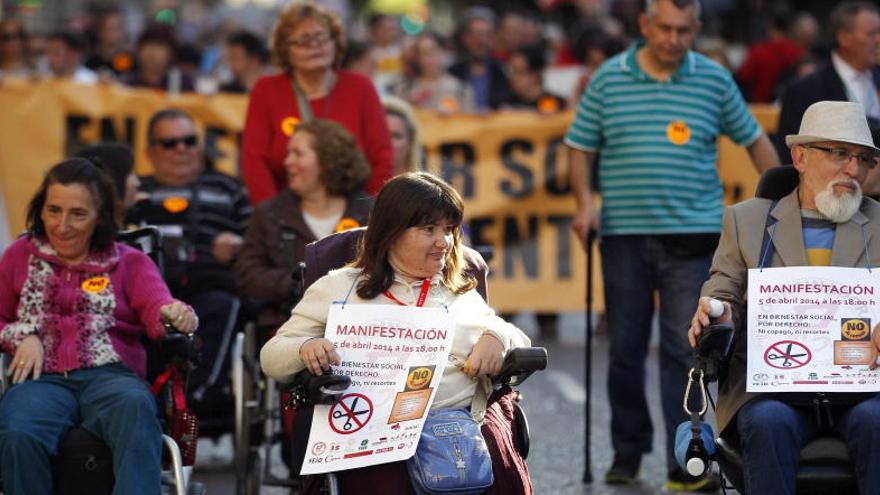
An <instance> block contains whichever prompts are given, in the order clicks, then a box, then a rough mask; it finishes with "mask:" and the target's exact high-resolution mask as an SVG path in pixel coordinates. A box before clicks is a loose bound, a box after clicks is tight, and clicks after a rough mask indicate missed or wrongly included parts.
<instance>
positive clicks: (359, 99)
mask: <svg viewBox="0 0 880 495" xmlns="http://www.w3.org/2000/svg"><path fill="white" fill-rule="evenodd" d="M309 103H310V104H311V107H312V115H313V116H314V117H315V118H325V119H329V120H333V121H336V122H338V123H340V124H341V125H342V126H343V127H345V128H346V129H347V130H348V131H349V132H351V133H352V135H354V137H355V139H357V142H358V146H360V148H361V150H363V152H364V155H365V156H366V158H367V161H369V162H370V165H371V167H372V169H373V175H372V176H371V177H370V181H369V183H368V184H367V191H368V192H369V193H370V194H373V195H375V194H376V193H377V192H378V191H379V189H381V187H382V185H383V184H384V183H385V181H386V180H388V179H389V178H391V171H392V168H391V167H392V164H391V160H392V148H391V134H390V133H389V132H388V123H387V121H386V120H385V111H384V109H383V108H382V103H381V101H380V100H379V95H378V94H377V93H376V89H375V88H374V87H373V83H372V82H371V81H370V80H369V79H367V78H366V77H364V76H362V75H360V74H356V73H354V72H349V71H347V70H342V69H340V70H338V71H337V79H336V84H335V85H334V86H333V89H332V90H331V91H330V93H329V94H328V95H327V96H325V97H323V98H317V99H314V100H309ZM300 118H301V117H300V113H299V108H298V107H297V103H296V96H295V95H294V92H293V88H292V87H291V84H290V79H289V78H288V77H287V75H286V74H277V75H273V76H266V77H263V78H261V79H260V80H258V81H257V83H256V84H255V85H254V89H253V91H252V92H251V97H250V102H249V103H248V110H247V118H246V120H245V125H244V136H243V138H242V160H241V167H242V176H243V177H244V183H245V186H246V187H247V190H248V193H249V194H250V198H251V202H252V203H253V204H254V205H257V204H259V203H260V202H262V201H265V200H267V199H269V198H272V197H274V196H275V195H276V194H278V193H279V192H280V191H281V190H283V189H284V188H286V187H287V173H286V171H285V170H284V158H285V157H286V156H287V143H288V141H289V140H290V136H291V134H292V133H293V129H294V126H295V124H296V122H298V121H299V119H300Z"/></svg>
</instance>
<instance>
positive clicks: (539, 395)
mask: <svg viewBox="0 0 880 495" xmlns="http://www.w3.org/2000/svg"><path fill="white" fill-rule="evenodd" d="M515 322H516V323H517V324H518V325H519V326H520V327H521V328H523V329H524V330H526V331H527V332H529V333H530V334H531V335H532V336H533V339H535V345H543V346H545V347H547V349H548V351H549V354H550V364H549V367H548V369H547V370H546V371H544V372H542V373H537V374H535V375H533V376H532V377H531V378H529V380H528V381H527V382H526V383H525V384H524V385H523V387H522V388H521V391H522V393H523V396H524V402H523V403H524V405H525V409H526V412H527V414H528V417H529V422H530V426H531V431H532V447H531V453H530V455H529V467H530V469H531V473H532V479H533V482H534V486H535V493H536V494H540V495H544V494H589V495H637V494H638V495H642V494H645V495H647V494H656V493H661V492H662V491H663V484H664V483H665V481H666V479H665V478H666V472H665V462H664V460H663V457H662V448H661V447H662V445H663V432H662V431H661V430H660V429H659V428H657V427H655V440H654V445H655V452H654V453H652V454H651V455H648V456H646V457H645V458H644V460H643V462H642V471H641V478H642V483H641V484H639V485H636V486H630V487H623V488H620V487H610V486H606V485H605V484H604V483H602V479H603V476H604V473H605V471H606V470H607V469H608V467H609V466H610V465H611V461H612V452H611V448H610V445H611V442H610V438H609V435H610V431H609V410H608V404H607V394H606V392H605V375H606V373H605V371H606V368H607V360H606V358H605V356H606V354H607V350H606V349H607V340H606V338H605V336H604V335H597V336H596V338H595V339H594V347H593V356H594V364H593V391H592V398H593V409H592V412H593V417H592V435H593V438H592V457H593V459H592V461H593V466H592V474H593V477H594V480H595V481H594V482H593V483H592V484H589V485H585V484H583V483H582V482H581V479H582V476H583V472H584V403H585V400H586V393H587V392H586V388H585V387H584V385H583V383H584V379H583V376H584V368H583V361H584V358H583V356H584V337H583V332H584V318H583V316H582V315H580V314H566V315H563V317H562V318H561V319H560V331H559V332H560V333H559V338H558V340H557V341H556V342H541V341H540V340H539V339H538V338H537V336H536V335H535V329H534V328H535V323H534V318H532V317H531V316H530V315H521V316H520V317H519V318H517V320H515ZM648 370H649V380H650V381H649V383H650V384H651V385H650V386H649V394H650V395H649V401H650V403H651V406H652V410H651V413H652V417H653V418H655V425H656V426H658V427H659V418H660V411H659V398H658V393H657V391H658V388H659V380H658V373H657V348H656V345H652V346H651V355H650V363H649V367H648ZM200 454H201V452H200ZM276 463H277V461H276ZM280 469H281V468H279V470H280ZM194 477H195V479H197V480H200V481H203V482H205V483H207V485H208V494H209V495H227V494H233V493H234V476H233V471H232V468H231V466H226V467H223V468H222V469H219V470H218V469H212V470H207V471H206V470H204V469H203V470H200V471H197V472H196V474H195V475H194ZM263 493H264V494H267V495H276V494H278V495H280V494H283V493H285V492H284V491H283V490H278V489H266V490H264V491H263Z"/></svg>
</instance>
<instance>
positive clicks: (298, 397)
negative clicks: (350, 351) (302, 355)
mask: <svg viewBox="0 0 880 495" xmlns="http://www.w3.org/2000/svg"><path fill="white" fill-rule="evenodd" d="M365 230H366V228H358V229H352V230H349V231H345V232H341V233H337V234H332V235H330V236H328V237H325V238H324V239H321V240H319V241H316V242H313V243H312V244H309V245H308V246H307V247H306V254H305V261H304V262H303V263H300V271H299V273H296V274H294V277H295V278H296V279H297V281H298V285H299V290H298V294H297V299H298V298H299V296H300V295H301V294H302V292H303V291H304V290H305V288H307V287H308V286H309V285H311V284H312V283H313V282H314V281H315V280H317V279H318V278H320V277H322V276H323V275H324V274H326V273H327V272H328V271H330V270H332V269H335V268H339V267H342V266H343V265H345V264H347V263H348V262H350V261H352V260H354V259H355V257H356V256H357V249H358V243H359V241H360V239H361V237H362V236H363V233H364V232H365ZM465 259H466V261H467V263H468V266H469V268H468V272H469V273H471V274H472V275H474V276H475V277H476V279H477V282H478V285H477V289H476V290H477V291H478V292H479V293H480V295H481V296H482V297H483V298H484V299H486V300H488V291H487V276H488V266H487V265H486V262H485V260H484V259H483V256H482V255H481V254H480V253H479V252H477V251H475V250H473V249H469V248H467V249H466V250H465ZM268 337H269V335H268V334H267V333H266V332H260V331H259V329H257V328H256V326H255V325H253V324H248V325H246V326H245V331H244V332H243V333H242V334H239V335H238V338H237V341H236V345H235V347H234V349H235V351H234V352H233V356H234V359H235V361H234V362H233V389H234V392H235V397H236V479H237V483H236V484H237V493H238V494H239V495H256V494H258V493H259V492H260V488H261V486H263V485H267V486H286V487H290V488H291V489H293V490H305V491H309V492H312V491H313V490H314V489H315V488H317V491H318V492H319V493H328V494H335V493H338V483H337V479H336V477H335V476H334V475H333V474H332V473H330V474H328V475H325V476H320V477H311V478H310V479H307V478H308V477H300V476H298V475H297V474H296V473H298V471H299V465H301V462H302V455H303V453H302V452H297V451H296V450H297V449H296V448H295V447H294V448H293V449H290V444H291V441H290V439H291V434H293V435H294V440H293V442H292V443H293V444H295V445H302V447H303V448H304V446H305V440H306V439H307V436H308V431H309V428H310V425H311V416H312V415H311V405H313V404H328V403H333V402H334V401H335V400H336V398H337V397H338V396H339V395H341V394H342V393H343V391H344V390H345V389H346V388H347V387H348V385H349V383H350V379H349V378H348V377H344V376H336V375H322V376H318V377H315V376H313V375H311V374H310V373H308V372H307V371H304V372H302V373H300V374H299V375H298V376H297V378H296V380H294V382H293V383H292V384H288V385H284V386H283V387H284V388H283V390H282V389H281V388H279V385H278V384H277V383H275V381H274V380H272V379H270V378H268V377H266V376H265V375H264V374H263V373H262V372H261V369H260V363H259V351H260V348H261V347H262V344H263V343H264V342H265V341H266V340H267V339H268ZM546 363H547V351H546V350H545V349H544V348H535V347H533V348H521V349H515V350H514V351H512V352H511V353H509V354H508V356H507V358H506V359H505V362H504V366H503V369H502V372H501V373H500V374H499V376H498V377H496V378H494V379H493V383H494V384H495V385H496V387H503V386H516V385H519V384H520V383H521V382H522V381H523V380H524V379H525V378H527V377H528V376H529V375H530V374H531V373H532V372H534V371H537V370H542V369H544V368H545V367H546ZM291 393H292V396H289V394H291ZM280 394H283V395H284V396H285V397H284V399H283V400H280ZM282 403H283V404H284V405H281V404H282ZM294 404H296V411H295V414H293V411H291V409H292V406H293V405H294ZM514 417H515V426H514V430H515V443H516V447H517V450H518V452H519V453H520V454H521V456H522V458H523V459H525V458H526V457H527V456H528V451H529V428H528V421H527V419H526V417H525V414H524V413H523V411H522V409H521V408H520V406H519V404H518V403H515V406H514ZM279 442H280V443H281V446H282V452H283V459H284V462H285V463H286V464H287V467H288V468H289V469H290V473H291V474H290V476H289V477H278V476H274V475H273V474H272V473H271V470H270V468H271V466H270V461H269V459H270V452H271V449H272V446H273V445H274V444H275V443H279ZM307 485H308V486H307Z"/></svg>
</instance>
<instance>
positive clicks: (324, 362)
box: [299, 337, 340, 376]
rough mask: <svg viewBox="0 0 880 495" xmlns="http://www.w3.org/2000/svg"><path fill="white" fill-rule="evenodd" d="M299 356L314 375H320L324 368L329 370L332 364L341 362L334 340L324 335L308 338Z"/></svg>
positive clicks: (300, 349)
mask: <svg viewBox="0 0 880 495" xmlns="http://www.w3.org/2000/svg"><path fill="white" fill-rule="evenodd" d="M299 357H300V359H302V361H303V364H305V365H306V368H307V369H308V370H309V371H310V372H311V373H312V374H313V375H316V376H317V375H320V374H322V373H323V371H324V370H329V369H330V365H331V364H339V363H340V359H339V354H337V353H336V348H335V347H334V346H333V342H330V341H329V340H327V339H325V338H324V337H315V338H313V339H309V340H307V341H306V342H305V343H304V344H303V345H302V346H301V347H300V348H299Z"/></svg>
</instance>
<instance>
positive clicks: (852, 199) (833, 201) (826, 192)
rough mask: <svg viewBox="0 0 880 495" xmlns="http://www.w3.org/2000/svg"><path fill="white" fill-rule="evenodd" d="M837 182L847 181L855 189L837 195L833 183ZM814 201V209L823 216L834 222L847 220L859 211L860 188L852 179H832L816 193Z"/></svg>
mask: <svg viewBox="0 0 880 495" xmlns="http://www.w3.org/2000/svg"><path fill="white" fill-rule="evenodd" d="M838 183H848V184H849V185H852V186H855V189H856V190H855V192H853V193H852V194H850V193H844V194H843V195H842V196H839V197H838V196H837V195H835V194H834V185H835V184H838ZM814 201H815V202H816V210H818V211H819V213H821V214H822V216H823V217H825V218H827V219H828V220H831V221H832V222H834V223H844V222H848V221H849V219H850V218H852V216H853V215H855V213H856V212H857V211H859V206H861V204H862V188H861V187H860V186H859V183H858V182H856V181H854V180H853V181H832V182H829V183H828V185H826V186H825V189H822V190H821V191H819V192H818V193H816V197H815V200H814Z"/></svg>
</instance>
